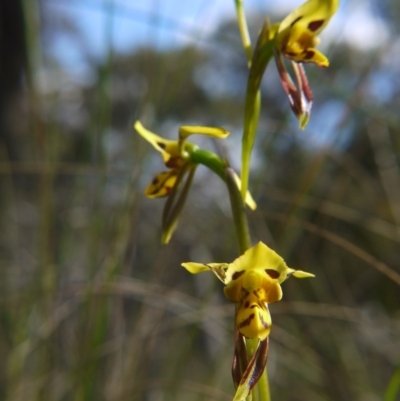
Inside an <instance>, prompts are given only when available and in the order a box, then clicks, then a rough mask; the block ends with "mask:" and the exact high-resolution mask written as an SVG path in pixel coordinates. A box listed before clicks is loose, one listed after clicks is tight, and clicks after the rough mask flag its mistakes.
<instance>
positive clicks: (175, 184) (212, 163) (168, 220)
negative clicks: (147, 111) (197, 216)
mask: <svg viewBox="0 0 400 401" xmlns="http://www.w3.org/2000/svg"><path fill="white" fill-rule="evenodd" d="M134 128H135V129H136V131H137V132H138V133H139V135H141V136H142V137H143V138H144V139H146V140H147V141H148V142H150V144H151V145H153V147H154V148H155V149H156V150H157V151H158V152H160V153H161V156H162V159H163V161H164V164H165V166H166V167H167V168H168V170H167V171H163V172H161V173H158V174H157V175H156V176H155V177H154V179H153V180H152V181H151V183H150V184H149V185H148V186H147V188H146V189H145V192H144V194H145V195H146V196H147V197H148V198H162V197H168V200H167V202H166V204H165V208H164V213H163V219H162V225H163V228H162V240H161V241H162V243H163V244H167V243H168V242H169V240H170V238H171V236H172V234H173V232H174V231H175V229H176V226H177V222H178V217H179V214H180V212H181V210H182V208H183V206H184V203H185V201H186V197H187V195H188V192H189V189H190V186H191V183H192V179H193V177H194V173H195V171H196V168H197V166H198V165H199V164H204V165H206V166H207V167H209V168H210V169H211V170H213V171H214V172H215V173H217V174H218V175H219V176H220V177H221V178H222V179H224V180H225V178H226V167H227V164H226V162H225V161H224V160H222V159H220V158H219V157H218V156H217V155H215V154H214V153H212V152H208V151H205V150H203V149H200V148H199V147H198V146H197V145H196V144H194V143H191V142H188V141H187V138H188V137H189V136H191V135H194V134H199V135H205V136H210V137H213V138H217V139H225V138H226V137H227V136H228V135H229V132H228V131H227V130H225V129H223V128H221V127H204V126H188V125H184V126H181V127H180V128H179V138H178V140H176V141H174V140H168V139H164V138H162V137H160V136H158V135H156V134H154V133H153V132H151V131H149V130H147V129H146V128H144V127H143V125H142V124H141V122H140V121H136V123H135V125H134ZM234 178H235V180H236V184H237V186H238V188H240V187H241V181H240V178H239V177H238V176H237V175H236V174H235V175H234ZM183 182H184V184H183V188H182V190H181V191H180V195H179V196H177V193H178V190H179V188H180V186H181V184H182V183H183ZM246 204H247V205H248V206H249V207H250V208H251V209H252V210H254V209H255V208H256V207H257V205H256V203H255V202H254V200H253V198H252V197H251V195H250V193H247V196H246Z"/></svg>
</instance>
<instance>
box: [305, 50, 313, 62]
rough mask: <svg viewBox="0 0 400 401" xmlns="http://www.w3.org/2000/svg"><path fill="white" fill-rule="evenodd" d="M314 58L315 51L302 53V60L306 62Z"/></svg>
mask: <svg viewBox="0 0 400 401" xmlns="http://www.w3.org/2000/svg"><path fill="white" fill-rule="evenodd" d="M314 56H315V51H314V50H307V51H306V52H305V53H304V58H305V59H306V60H310V59H311V58H313V57H314Z"/></svg>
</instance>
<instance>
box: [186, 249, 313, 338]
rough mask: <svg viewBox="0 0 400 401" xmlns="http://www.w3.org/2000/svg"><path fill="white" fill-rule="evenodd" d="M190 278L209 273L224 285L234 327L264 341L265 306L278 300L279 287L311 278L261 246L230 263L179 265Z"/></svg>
mask: <svg viewBox="0 0 400 401" xmlns="http://www.w3.org/2000/svg"><path fill="white" fill-rule="evenodd" d="M182 266H183V267H184V268H185V269H187V270H188V271H189V272H190V273H192V274H197V273H201V272H204V271H208V270H211V271H212V272H213V273H214V274H215V275H216V276H217V277H218V278H219V279H220V280H221V281H222V282H223V283H224V284H225V285H226V287H225V288H224V293H225V296H226V297H227V298H228V299H229V300H230V301H232V302H235V303H236V304H237V305H238V308H237V312H236V326H237V328H238V329H239V331H240V333H241V334H243V335H244V336H245V337H247V338H257V337H258V338H259V339H260V340H264V339H265V338H266V337H267V336H268V334H269V331H270V329H271V317H270V314H269V310H268V306H267V304H269V303H274V302H277V301H279V300H280V299H281V298H282V289H281V286H280V284H281V283H282V282H283V281H285V280H286V279H287V278H288V277H290V276H292V275H293V276H294V277H297V278H306V277H314V275H313V274H311V273H307V272H303V271H301V270H294V269H291V268H290V267H288V266H287V265H286V263H285V261H284V260H283V258H282V257H281V256H279V255H278V254H277V253H276V252H275V251H273V250H272V249H271V248H269V247H268V246H267V245H265V244H264V243H262V242H259V243H258V244H257V245H255V246H253V247H252V248H250V249H248V250H247V251H246V252H245V253H244V254H243V255H242V256H240V257H238V258H237V259H236V260H234V261H233V262H232V263H228V264H227V263H209V264H203V263H193V262H187V263H182Z"/></svg>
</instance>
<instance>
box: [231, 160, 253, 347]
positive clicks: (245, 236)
mask: <svg viewBox="0 0 400 401" xmlns="http://www.w3.org/2000/svg"><path fill="white" fill-rule="evenodd" d="M226 184H227V186H228V190H229V198H230V201H231V208H232V215H233V220H234V222H235V228H236V237H237V240H238V245H239V253H240V254H241V255H242V254H243V253H245V252H246V251H247V250H248V249H249V248H250V246H251V244H250V235H249V227H248V224H247V217H246V212H245V206H244V202H243V199H242V197H241V195H240V192H239V189H238V187H237V185H236V182H235V177H234V173H233V170H232V169H231V168H229V167H228V168H227V169H226ZM256 348H257V347H256Z"/></svg>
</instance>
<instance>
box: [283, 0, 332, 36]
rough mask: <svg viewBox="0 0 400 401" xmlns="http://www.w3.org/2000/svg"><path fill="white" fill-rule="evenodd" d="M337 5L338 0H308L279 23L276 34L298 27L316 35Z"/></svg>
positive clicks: (326, 22) (327, 21)
mask: <svg viewBox="0 0 400 401" xmlns="http://www.w3.org/2000/svg"><path fill="white" fill-rule="evenodd" d="M338 7H339V0H308V1H306V2H305V3H304V4H302V5H301V6H300V7H298V8H296V9H295V10H294V11H293V12H292V13H290V14H289V15H288V16H287V17H286V18H285V19H284V20H283V21H282V22H281V24H280V26H279V30H278V34H281V33H282V32H284V31H286V30H287V29H288V28H289V29H290V30H292V29H293V27H296V28H297V27H300V28H301V29H302V30H303V31H304V32H309V33H311V34H312V35H313V36H318V35H319V34H320V33H321V31H322V30H323V29H324V28H325V27H326V25H327V24H328V23H329V21H330V19H331V18H332V17H333V15H334V14H335V13H336V11H337V9H338Z"/></svg>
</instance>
